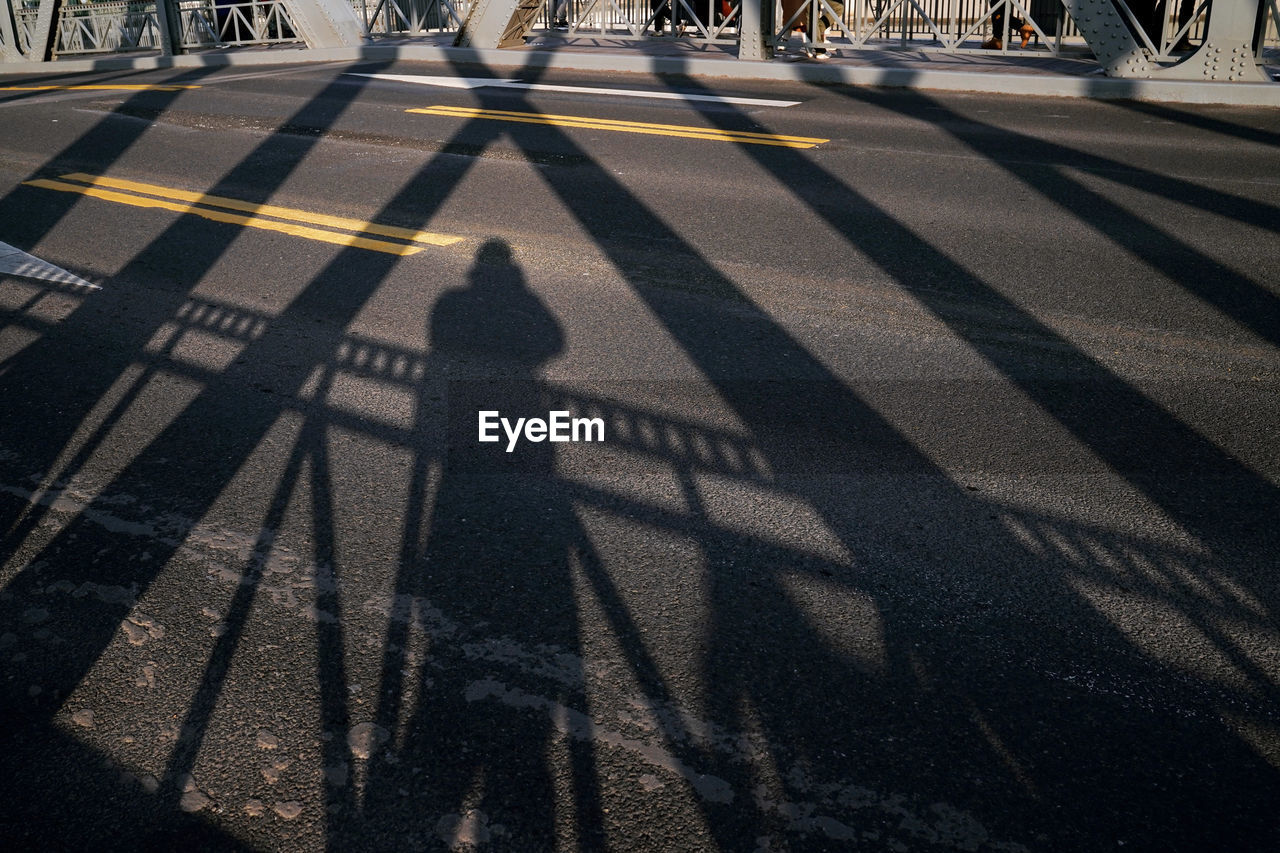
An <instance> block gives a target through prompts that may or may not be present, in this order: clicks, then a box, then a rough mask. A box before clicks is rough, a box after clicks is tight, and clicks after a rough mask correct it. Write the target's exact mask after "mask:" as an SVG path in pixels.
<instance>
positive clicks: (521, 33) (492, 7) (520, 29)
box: [453, 0, 544, 48]
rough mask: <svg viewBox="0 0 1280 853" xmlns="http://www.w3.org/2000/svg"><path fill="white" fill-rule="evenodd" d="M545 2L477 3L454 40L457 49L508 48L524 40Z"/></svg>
mask: <svg viewBox="0 0 1280 853" xmlns="http://www.w3.org/2000/svg"><path fill="white" fill-rule="evenodd" d="M543 2H544V0H477V2H476V3H474V4H473V5H472V6H471V11H469V12H467V19H466V20H465V21H463V22H462V26H461V27H459V28H458V37H457V38H456V39H454V42H453V43H454V45H456V46H457V47H479V48H492V47H511V46H513V45H519V44H523V43H524V37H525V35H526V34H527V33H528V32H529V29H530V28H531V27H532V26H533V22H534V20H535V19H536V18H537V17H538V14H539V13H540V12H541V11H542V7H543Z"/></svg>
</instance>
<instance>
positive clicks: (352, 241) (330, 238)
mask: <svg viewBox="0 0 1280 853" xmlns="http://www.w3.org/2000/svg"><path fill="white" fill-rule="evenodd" d="M24 184H25V185H26V186H30V187H41V188H42V189H47V190H58V191H60V192H70V193H79V194H81V195H85V196H90V197H91V198H98V199H102V200H103V201H114V202H118V203H120V204H131V205H133V206H134V207H150V208H160V209H162V210H172V211H174V212H175V213H190V214H192V215H194V216H199V217H201V218H203V219H211V220H213V221H214V222H225V223H228V224H231V225H245V226H248V227H250V228H261V229H263V230H265V231H278V232H279V233H281V234H289V235H292V236H294V237H305V238H307V239H308V240H320V241H322V242H325V243H334V244H337V245H339V246H355V247H357V248H360V249H371V250H373V251H375V252H386V253H387V254H391V255H416V254H417V253H418V252H421V251H422V248H421V247H419V246H409V245H406V244H404V243H388V242H386V241H385V240H370V239H369V238H367V237H358V236H356V235H355V234H339V233H338V232H336V231H323V230H321V229H319V228H308V227H307V226H305V225H295V224H293V223H290V222H277V221H276V220H274V219H260V218H258V217H256V216H240V215H238V214H235V213H225V212H223V211H221V210H211V209H209V208H205V207H196V206H194V205H191V204H180V203H178V202H173V201H165V200H163V199H158V198H145V197H143V196H136V195H126V194H125V193H118V192H113V191H112V190H103V189H98V188H97V187H86V186H81V185H79V184H67V183H63V182H62V181H51V180H46V179H44V178H40V179H37V180H34V181H24Z"/></svg>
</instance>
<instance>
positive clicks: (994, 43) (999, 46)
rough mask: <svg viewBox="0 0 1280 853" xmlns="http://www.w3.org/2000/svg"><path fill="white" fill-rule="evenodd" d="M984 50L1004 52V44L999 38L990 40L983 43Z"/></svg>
mask: <svg viewBox="0 0 1280 853" xmlns="http://www.w3.org/2000/svg"><path fill="white" fill-rule="evenodd" d="M982 49H983V50H1004V42H1002V41H1000V39H997V38H989V39H987V40H986V41H984V42H983V43H982Z"/></svg>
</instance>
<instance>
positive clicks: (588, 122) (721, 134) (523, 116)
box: [405, 106, 831, 148]
mask: <svg viewBox="0 0 1280 853" xmlns="http://www.w3.org/2000/svg"><path fill="white" fill-rule="evenodd" d="M405 112H410V113H419V114H421V115H434V116H449V117H451V118H482V119H491V120H494V121H513V122H522V123H525V124H549V125H553V126H555V127H576V128H582V129H588V130H615V131H619V132H621V133H647V134H650V135H653V136H679V137H683V138H686V139H708V140H712V141H715V142H741V143H747V144H750V145H778V146H782V147H784V148H813V147H815V146H818V145H821V144H822V143H824V142H830V141H831V140H829V139H818V138H816V137H812V136H783V135H780V134H775V133H752V132H750V131H745V130H720V129H719V128H712V127H693V126H691V125H683V124H651V123H649V122H643V121H618V120H616V119H607V118H591V117H588V116H562V115H548V114H545V113H529V112H513V111H510V110H482V109H476V108H473V107H450V106H433V107H425V108H420V109H411V110H405Z"/></svg>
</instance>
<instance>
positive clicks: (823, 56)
mask: <svg viewBox="0 0 1280 853" xmlns="http://www.w3.org/2000/svg"><path fill="white" fill-rule="evenodd" d="M809 58H810V59H815V60H817V61H818V62H826V61H827V60H828V59H830V58H831V54H829V53H827V49H826V48H825V47H815V48H813V49H812V50H810V51H809Z"/></svg>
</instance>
